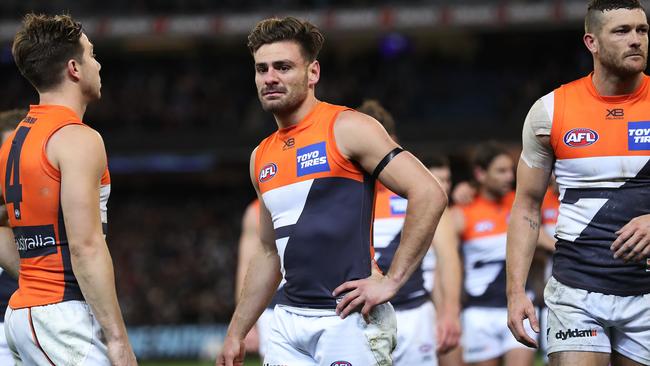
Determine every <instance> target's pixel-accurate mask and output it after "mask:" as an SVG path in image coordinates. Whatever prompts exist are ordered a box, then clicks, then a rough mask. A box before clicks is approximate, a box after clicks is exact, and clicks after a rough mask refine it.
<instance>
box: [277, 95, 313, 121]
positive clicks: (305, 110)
mask: <svg viewBox="0 0 650 366" xmlns="http://www.w3.org/2000/svg"><path fill="white" fill-rule="evenodd" d="M317 104H318V99H316V97H315V96H314V95H309V96H308V97H307V98H305V100H304V101H303V102H302V104H301V105H300V106H299V107H298V108H296V109H294V110H293V111H292V112H289V113H287V114H281V115H280V114H274V115H273V116H274V117H275V122H276V123H277V124H278V128H287V127H291V126H294V125H296V124H298V123H300V121H302V120H303V119H304V118H305V117H307V115H308V114H309V112H311V111H312V110H313V109H314V108H315V107H316V105H317Z"/></svg>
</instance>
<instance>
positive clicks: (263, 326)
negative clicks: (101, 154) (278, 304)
mask: <svg viewBox="0 0 650 366" xmlns="http://www.w3.org/2000/svg"><path fill="white" fill-rule="evenodd" d="M272 323H273V309H266V310H264V312H263V313H262V315H260V318H259V319H257V335H258V337H259V342H260V348H259V353H260V356H264V355H265V354H266V347H267V346H268V343H269V337H270V334H271V328H272Z"/></svg>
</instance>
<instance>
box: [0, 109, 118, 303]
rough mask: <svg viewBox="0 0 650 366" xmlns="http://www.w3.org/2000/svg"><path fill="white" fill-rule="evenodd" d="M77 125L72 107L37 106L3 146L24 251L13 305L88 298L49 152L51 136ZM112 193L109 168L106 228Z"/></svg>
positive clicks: (9, 203) (3, 171) (1, 180)
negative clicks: (81, 283) (74, 257)
mask: <svg viewBox="0 0 650 366" xmlns="http://www.w3.org/2000/svg"><path fill="white" fill-rule="evenodd" d="M72 124H77V125H83V122H82V121H81V120H80V119H79V117H78V116H77V115H76V114H75V112H73V111H72V110H70V109H68V108H66V107H63V106H57V105H35V106H31V108H30V111H29V114H28V115H27V117H25V119H23V120H22V121H21V122H20V124H18V127H17V128H16V130H15V131H14V133H13V134H12V136H11V137H10V138H9V139H8V140H7V142H6V143H5V144H3V145H2V148H1V149H0V187H1V188H2V192H3V196H4V199H5V204H6V207H7V213H8V215H9V224H10V225H11V227H12V229H13V232H14V237H15V241H16V246H17V247H18V251H19V254H20V275H19V279H18V290H17V291H16V292H15V293H14V295H13V296H12V297H11V299H10V301H9V306H10V307H11V308H12V309H19V308H25V307H31V306H39V305H47V304H54V303H59V302H62V301H68V300H83V299H84V298H83V295H82V293H81V290H80V288H79V284H78V283H77V279H76V278H75V276H74V273H73V272H72V265H71V260H70V249H69V248H68V241H67V237H66V230H65V225H64V220H63V212H62V210H61V204H60V191H61V175H60V172H59V171H58V170H57V169H56V168H55V167H54V166H52V164H50V162H49V161H48V159H47V156H46V153H45V147H46V144H47V142H48V140H49V139H50V137H51V136H52V135H53V134H54V133H55V132H56V131H58V130H59V129H61V128H62V127H64V126H67V125H72ZM109 194H110V176H109V173H108V169H107V170H106V171H105V172H104V175H103V177H102V179H101V191H100V207H98V209H99V210H100V212H101V217H102V224H103V227H104V230H105V229H106V202H107V201H108V196H109Z"/></svg>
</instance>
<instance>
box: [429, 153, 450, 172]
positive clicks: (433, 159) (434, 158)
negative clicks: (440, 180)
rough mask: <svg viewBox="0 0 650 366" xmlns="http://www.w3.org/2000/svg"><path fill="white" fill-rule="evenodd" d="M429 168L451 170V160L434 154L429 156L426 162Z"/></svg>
mask: <svg viewBox="0 0 650 366" xmlns="http://www.w3.org/2000/svg"><path fill="white" fill-rule="evenodd" d="M423 161H424V162H426V164H425V165H426V166H427V168H433V169H437V168H438V169H439V168H449V167H450V164H449V158H448V157H446V156H445V155H442V154H433V155H430V156H428V157H427V158H426V159H425V160H423Z"/></svg>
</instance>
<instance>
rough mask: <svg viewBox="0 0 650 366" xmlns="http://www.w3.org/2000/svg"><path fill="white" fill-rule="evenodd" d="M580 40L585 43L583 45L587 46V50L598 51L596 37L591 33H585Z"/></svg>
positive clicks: (593, 52)
mask: <svg viewBox="0 0 650 366" xmlns="http://www.w3.org/2000/svg"><path fill="white" fill-rule="evenodd" d="M582 41H583V42H584V43H585V46H587V49H588V50H589V52H591V53H592V54H595V53H597V52H598V38H596V36H595V35H594V34H593V33H585V35H584V36H582Z"/></svg>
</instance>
